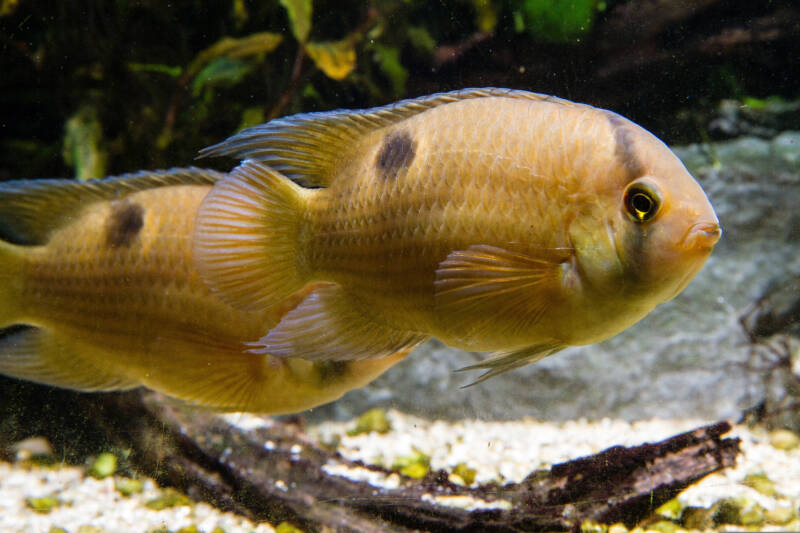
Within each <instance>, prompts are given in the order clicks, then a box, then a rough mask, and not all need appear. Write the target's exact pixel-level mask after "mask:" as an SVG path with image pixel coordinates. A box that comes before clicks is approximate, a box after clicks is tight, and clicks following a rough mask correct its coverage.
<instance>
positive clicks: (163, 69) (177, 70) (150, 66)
mask: <svg viewBox="0 0 800 533" xmlns="http://www.w3.org/2000/svg"><path fill="white" fill-rule="evenodd" d="M128 68H129V69H130V70H131V71H132V72H157V73H159V74H166V75H167V76H170V77H173V78H177V77H178V76H180V75H181V73H182V72H183V69H182V68H181V67H172V66H170V65H161V64H159V63H128Z"/></svg>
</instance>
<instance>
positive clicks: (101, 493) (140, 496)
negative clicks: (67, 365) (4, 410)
mask: <svg viewBox="0 0 800 533" xmlns="http://www.w3.org/2000/svg"><path fill="white" fill-rule="evenodd" d="M127 479H128V478H124V477H121V476H108V477H104V478H102V479H96V478H94V477H92V476H91V475H90V473H89V469H88V468H87V467H83V466H65V465H59V464H55V465H51V466H47V465H42V464H37V463H33V462H30V461H23V462H17V463H8V462H0V531H2V532H3V533H48V532H54V531H60V530H59V529H58V528H61V530H64V531H66V532H67V533H123V532H125V533H150V532H156V531H157V532H159V533H164V532H167V531H170V532H175V533H177V532H178V531H180V530H181V529H182V528H186V529H184V530H183V531H196V532H203V533H223V532H224V533H245V532H247V533H250V532H253V533H268V532H273V531H275V530H274V529H273V528H272V527H271V526H270V525H268V524H254V523H252V522H251V521H249V520H247V519H245V518H243V517H240V516H236V515H234V514H232V513H224V512H222V511H219V510H217V509H216V508H214V507H212V506H210V505H208V504H206V503H198V502H193V501H191V500H189V499H188V498H186V497H185V496H183V495H177V493H176V492H175V491H173V490H171V489H162V488H159V487H158V486H157V485H156V483H155V482H154V481H153V480H151V479H142V480H141V481H142V486H141V491H138V490H134V491H127V490H125V487H126V485H127V484H128V482H127ZM120 487H122V490H120ZM123 493H124V494H129V495H127V496H125V495H123ZM193 526H194V527H195V528H196V529H192V527H193Z"/></svg>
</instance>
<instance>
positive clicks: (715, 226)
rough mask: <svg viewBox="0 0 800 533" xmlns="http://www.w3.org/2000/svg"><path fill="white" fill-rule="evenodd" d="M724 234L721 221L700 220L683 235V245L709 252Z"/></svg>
mask: <svg viewBox="0 0 800 533" xmlns="http://www.w3.org/2000/svg"><path fill="white" fill-rule="evenodd" d="M721 236H722V228H720V227H719V222H698V223H697V224H693V225H692V226H691V227H690V228H689V230H688V231H687V232H686V235H684V237H683V245H684V246H685V247H686V248H687V249H689V250H697V251H700V252H708V251H711V249H712V248H714V245H715V244H716V243H717V241H718V240H719V238H720V237H721Z"/></svg>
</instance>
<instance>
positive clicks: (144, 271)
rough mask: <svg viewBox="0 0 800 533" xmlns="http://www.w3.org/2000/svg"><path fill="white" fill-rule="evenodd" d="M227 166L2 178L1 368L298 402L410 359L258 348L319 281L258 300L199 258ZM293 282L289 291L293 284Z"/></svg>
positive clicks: (78, 385) (105, 385)
mask: <svg viewBox="0 0 800 533" xmlns="http://www.w3.org/2000/svg"><path fill="white" fill-rule="evenodd" d="M221 176H222V174H219V173H216V172H213V171H205V170H198V169H177V170H171V171H165V172H153V173H139V174H135V175H130V176H125V177H120V178H113V179H106V180H102V181H91V182H86V183H79V182H75V181H70V180H43V181H17V182H7V183H3V184H0V235H2V237H3V238H4V239H6V240H7V241H12V242H14V243H15V244H10V243H9V242H0V327H8V326H14V327H12V328H10V329H8V330H6V334H5V335H4V336H3V337H2V338H1V339H0V373H2V374H6V375H9V376H13V377H18V378H23V379H28V380H31V381H37V382H41V383H47V384H50V385H56V386H60V387H68V388H73V389H79V390H92V391H98V390H114V389H129V388H133V387H138V386H140V385H144V386H147V387H149V388H151V389H155V390H158V391H161V392H164V393H166V394H169V395H172V396H175V397H178V398H181V399H184V400H188V401H191V402H194V403H197V404H202V405H206V406H209V407H214V408H219V409H223V410H237V411H244V410H247V411H258V412H265V413H286V412H295V411H299V410H303V409H307V408H309V407H313V406H315V405H319V404H322V403H325V402H329V401H332V400H335V399H336V398H338V397H340V396H341V395H342V394H344V393H345V392H347V391H348V390H351V389H353V388H357V387H361V386H363V385H364V384H366V383H367V382H369V381H371V380H372V379H374V378H375V377H377V376H378V375H380V374H381V373H382V372H383V371H384V370H386V369H387V368H389V367H390V366H392V365H393V364H395V363H396V362H398V361H400V360H401V359H402V358H403V356H404V355H405V353H404V352H400V353H396V354H392V355H389V356H388V357H386V358H382V359H376V360H373V361H363V362H358V363H344V364H342V363H335V362H333V363H322V364H319V363H312V362H309V361H306V360H302V359H285V360H283V359H279V358H277V357H272V356H269V355H259V354H253V353H250V352H249V351H248V350H249V348H250V347H249V346H248V345H246V344H244V342H243V341H246V340H251V339H254V338H255V339H257V338H259V337H260V336H262V335H264V334H265V333H266V332H268V331H269V330H270V328H272V327H273V326H275V325H276V324H278V322H279V320H280V319H281V317H282V316H283V315H284V314H285V312H286V311H288V310H289V309H291V308H292V307H293V306H295V305H296V304H297V303H299V302H300V301H301V300H302V299H303V298H304V297H305V295H306V294H307V293H309V292H310V291H311V290H313V286H309V287H307V288H306V289H305V292H301V293H299V294H296V295H289V296H288V298H287V299H286V300H285V301H283V302H278V301H277V299H276V303H277V305H276V306H273V307H271V308H269V309H266V308H265V309H261V310H258V311H253V312H250V311H242V310H239V309H235V308H233V307H231V306H230V305H228V304H225V303H224V302H222V301H221V300H220V299H219V298H217V297H215V296H214V295H213V294H212V293H211V292H210V291H209V290H208V288H206V286H205V285H204V284H203V282H202V281H201V279H200V277H199V275H198V274H197V272H196V270H195V269H194V267H193V264H192V247H191V243H192V235H193V232H194V226H195V222H194V220H195V215H196V213H197V209H198V207H199V205H200V202H201V200H202V199H203V197H204V196H205V195H206V193H208V191H209V190H210V189H211V185H212V183H214V182H215V181H216V180H218V179H219V178H220V177H221ZM284 294H285V293H284Z"/></svg>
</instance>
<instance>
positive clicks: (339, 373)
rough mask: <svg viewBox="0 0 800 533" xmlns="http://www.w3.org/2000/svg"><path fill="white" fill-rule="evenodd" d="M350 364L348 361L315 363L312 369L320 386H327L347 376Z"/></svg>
mask: <svg viewBox="0 0 800 533" xmlns="http://www.w3.org/2000/svg"><path fill="white" fill-rule="evenodd" d="M349 367H350V363H349V362H348V361H317V362H315V363H314V369H315V370H316V371H317V376H318V379H319V383H320V385H321V386H324V385H329V384H330V383H331V382H335V381H338V380H340V379H341V378H343V377H344V376H346V375H347V373H348V371H349Z"/></svg>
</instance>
